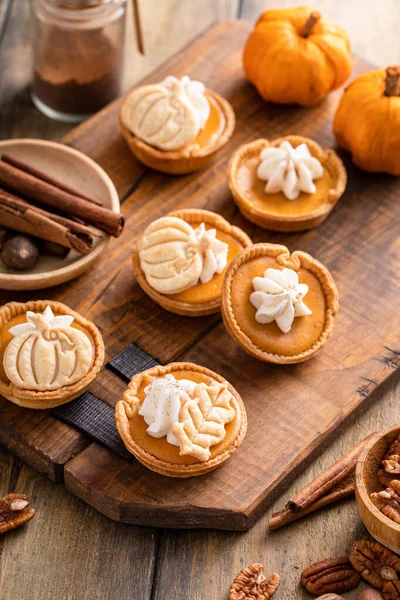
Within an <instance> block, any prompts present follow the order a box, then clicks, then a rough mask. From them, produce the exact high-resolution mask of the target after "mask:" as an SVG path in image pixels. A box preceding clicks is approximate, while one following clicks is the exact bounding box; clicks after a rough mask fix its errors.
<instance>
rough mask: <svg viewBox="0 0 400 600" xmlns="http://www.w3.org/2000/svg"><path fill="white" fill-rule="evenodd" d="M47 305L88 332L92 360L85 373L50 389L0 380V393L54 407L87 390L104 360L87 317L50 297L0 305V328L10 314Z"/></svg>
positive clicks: (27, 404)
mask: <svg viewBox="0 0 400 600" xmlns="http://www.w3.org/2000/svg"><path fill="white" fill-rule="evenodd" d="M47 306H50V308H51V309H52V311H53V312H54V314H59V315H71V316H73V317H74V322H75V323H77V324H78V325H80V327H81V328H82V329H83V330H86V331H87V332H88V333H89V335H90V339H91V340H92V342H93V353H94V357H93V364H92V366H91V368H90V370H89V371H88V373H86V375H85V376H84V377H82V378H81V379H80V380H79V381H76V382H75V383H73V384H72V385H68V386H63V387H61V388H59V389H57V390H52V391H45V392H36V391H32V390H25V389H22V388H19V387H17V386H16V385H14V384H13V383H11V382H10V383H8V384H7V383H5V382H3V381H0V393H1V394H2V395H3V396H4V397H5V398H7V400H10V401H11V402H13V403H14V404H18V405H19V406H24V407H25V408H35V409H45V408H55V407H56V406H60V405H61V404H65V403H67V402H70V401H71V400H73V399H74V398H76V397H77V396H79V395H80V394H82V393H83V392H84V391H86V390H87V388H88V387H89V386H90V384H91V383H92V381H93V380H94V379H95V378H96V376H97V375H98V373H99V371H100V369H101V367H102V366H103V363H104V343H103V338H102V337H101V333H100V331H99V330H98V329H97V327H96V326H95V325H94V323H92V322H91V321H88V320H87V319H85V318H84V317H82V315H80V314H79V313H77V312H75V311H74V310H72V309H70V308H69V307H68V306H66V305H65V304H62V303H61V302H56V301H54V300H33V301H30V302H10V303H8V304H5V305H4V306H2V307H0V329H1V328H2V327H4V325H6V323H8V321H10V320H11V319H12V318H13V317H16V316H18V315H22V314H25V313H26V312H27V311H28V310H31V311H33V312H38V313H42V312H43V311H44V310H45V308H46V307H47Z"/></svg>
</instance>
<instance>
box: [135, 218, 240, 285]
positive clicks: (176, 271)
mask: <svg viewBox="0 0 400 600" xmlns="http://www.w3.org/2000/svg"><path fill="white" fill-rule="evenodd" d="M216 236H217V230H216V229H208V230H207V229H206V227H205V225H204V223H201V224H200V225H199V227H197V228H196V229H194V228H193V227H192V226H191V225H189V223H186V221H184V220H183V219H179V218H177V217H161V218H160V219H157V220H156V221H153V223H151V224H150V225H149V226H148V227H147V229H146V230H145V232H144V234H143V237H142V239H141V241H140V244H139V258H140V266H141V268H142V270H143V272H144V274H145V277H146V280H147V282H148V283H149V285H151V287H152V288H153V289H154V290H156V291H157V292H159V293H160V294H178V293H180V292H183V291H184V290H186V289H188V288H190V287H192V286H194V285H197V284H198V283H199V282H200V283H202V284H204V283H208V282H209V281H211V280H212V278H213V277H214V275H215V274H217V273H222V271H223V270H224V269H225V267H226V265H227V261H228V251H229V247H228V244H226V243H225V242H222V241H221V240H219V239H218V238H217V237H216Z"/></svg>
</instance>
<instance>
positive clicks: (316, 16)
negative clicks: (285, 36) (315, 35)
mask: <svg viewBox="0 0 400 600" xmlns="http://www.w3.org/2000/svg"><path fill="white" fill-rule="evenodd" d="M320 18H321V14H320V13H319V12H317V11H316V10H313V12H312V13H311V14H310V16H309V17H308V19H307V21H306V24H305V25H304V28H303V31H302V32H301V35H302V36H303V37H305V38H306V37H308V36H309V35H310V33H311V30H312V28H313V27H314V25H315V24H316V23H318V21H319V20H320Z"/></svg>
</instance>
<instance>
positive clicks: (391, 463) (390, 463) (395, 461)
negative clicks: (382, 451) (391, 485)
mask: <svg viewBox="0 0 400 600" xmlns="http://www.w3.org/2000/svg"><path fill="white" fill-rule="evenodd" d="M382 465H383V468H384V469H385V471H386V473H389V474H394V475H399V474H400V455H399V454H391V455H390V456H389V458H387V459H386V460H383V461H382Z"/></svg>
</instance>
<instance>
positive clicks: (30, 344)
mask: <svg viewBox="0 0 400 600" xmlns="http://www.w3.org/2000/svg"><path fill="white" fill-rule="evenodd" d="M103 362H104V344H103V340H102V337H101V334H100V332H99V330H98V329H97V327H96V326H95V325H94V324H93V323H91V322H90V321H88V320H87V319H85V318H84V317H82V316H81V315H80V314H78V313H77V312H75V311H73V310H71V309H70V308H68V307H67V306H65V305H64V304H61V302H54V301H51V300H49V301H44V300H37V301H32V302H26V303H22V302H10V303H9V304H5V305H4V306H2V307H1V308H0V393H1V394H2V395H3V396H4V397H5V398H7V400H10V401H11V402H14V403H15V404H18V405H20V406H24V407H26V408H43V409H44V408H54V407H55V406H59V405H61V404H64V403H66V402H69V401H70V400H73V399H74V398H76V397H77V396H79V395H80V394H82V393H83V392H84V391H85V390H86V389H87V388H88V387H89V385H90V384H91V383H92V381H93V380H94V379H95V377H96V376H97V374H98V373H99V371H100V369H101V367H102V365H103Z"/></svg>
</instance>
